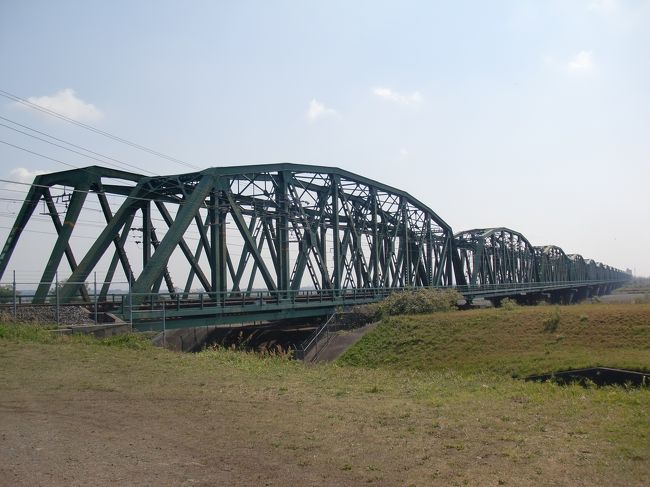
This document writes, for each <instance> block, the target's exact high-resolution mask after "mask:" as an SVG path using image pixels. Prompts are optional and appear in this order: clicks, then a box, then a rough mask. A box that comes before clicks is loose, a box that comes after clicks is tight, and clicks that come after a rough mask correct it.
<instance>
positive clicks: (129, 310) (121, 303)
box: [0, 280, 624, 325]
mask: <svg viewBox="0 0 650 487" xmlns="http://www.w3.org/2000/svg"><path fill="white" fill-rule="evenodd" d="M623 282H624V281H614V280H609V281H594V280H582V281H554V282H528V283H506V284H488V285H467V286H447V287H442V286H440V287H438V288H440V289H444V288H450V287H451V288H454V289H456V290H457V291H459V292H460V293H461V294H463V295H464V296H465V297H466V298H468V299H471V298H478V297H493V296H495V295H506V294H507V293H517V292H521V293H526V292H544V291H553V290H562V289H570V288H581V287H582V288H584V287H589V286H600V285H608V286H612V285H617V284H621V283H623ZM39 284H41V283H39V282H34V281H31V282H29V281H22V282H17V281H15V280H14V281H13V282H11V283H0V289H2V291H3V292H2V293H0V313H5V314H9V315H12V316H13V317H15V318H19V319H25V320H28V321H29V320H32V317H35V319H36V320H38V321H47V322H53V323H56V324H57V325H58V324H61V323H63V322H69V319H67V318H65V316H63V315H64V314H65V313H63V311H62V310H64V309H70V307H74V306H80V305H83V306H85V307H86V308H87V310H88V311H89V312H90V313H91V314H90V316H89V317H87V318H86V319H85V322H94V323H97V322H98V315H99V314H100V312H101V311H109V310H112V311H113V312H115V313H116V314H117V315H119V316H120V317H121V318H122V319H123V320H124V321H127V322H129V323H133V321H134V320H136V321H139V320H156V319H158V320H160V316H161V313H162V312H163V310H164V313H165V314H166V315H167V316H169V317H170V318H173V317H178V318H180V317H182V316H188V315H191V314H209V313H215V315H224V314H227V313H239V314H246V313H248V312H250V313H251V314H253V313H256V312H261V311H266V310H269V311H273V310H280V309H292V308H295V309H298V308H319V307H320V308H330V309H331V308H335V307H338V306H345V305H350V304H364V303H371V302H374V301H379V300H381V299H384V298H385V297H386V296H388V295H390V294H392V293H395V292H401V291H406V290H412V289H414V288H411V287H395V288H386V287H376V288H372V287H367V288H348V289H302V290H288V291H287V290H277V291H261V290H257V291H256V290H252V291H247V290H244V291H239V290H231V291H225V292H183V291H180V290H179V291H176V292H173V293H170V292H163V293H133V292H117V293H110V294H109V293H106V292H100V289H101V288H102V286H104V283H103V282H84V283H78V284H79V285H80V286H81V287H82V288H83V289H84V290H85V293H86V295H85V296H84V297H82V296H81V295H80V296H79V297H78V298H76V299H75V300H73V301H72V302H70V303H67V304H65V305H64V304H62V303H61V300H60V299H59V295H58V292H59V289H60V286H57V285H53V286H52V287H51V289H50V290H49V294H48V295H47V296H46V298H45V299H44V302H42V303H41V304H35V303H34V302H33V301H34V298H35V291H34V290H33V289H35V288H36V287H37V286H38V285H39ZM110 284H111V285H115V283H114V282H113V283H110ZM118 284H119V283H118ZM122 285H124V287H126V288H129V286H128V282H124V283H122ZM29 289H32V291H30V290H29ZM102 291H103V290H102ZM84 298H85V299H84ZM41 301H43V300H41ZM19 308H20V309H19ZM28 308H38V311H30V310H29V309H28ZM30 313H31V314H30Z"/></svg>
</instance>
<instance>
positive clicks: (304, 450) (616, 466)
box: [0, 308, 650, 486]
mask: <svg viewBox="0 0 650 487" xmlns="http://www.w3.org/2000/svg"><path fill="white" fill-rule="evenodd" d="M550 309H552V308H548V309H546V310H543V312H544V313H546V312H548V311H549V310H550ZM594 309H595V308H594ZM493 312H494V311H487V312H486V313H485V314H483V315H479V314H477V315H476V316H474V315H473V314H469V315H467V316H472V317H474V319H475V320H476V319H478V318H479V317H480V316H485V317H488V316H492V315H491V313H493ZM496 312H498V311H496ZM512 312H514V313H518V312H519V311H518V310H517V311H512ZM538 312H539V311H538ZM583 313H584V311H583ZM463 314H464V313H456V314H455V315H458V316H461V315H463ZM450 316H451V315H450ZM523 316H525V314H524V315H520V317H523ZM486 319H487V318H486ZM542 319H543V317H542V318H540V321H539V322H536V327H537V326H542V327H543V325H542V322H541V320H542ZM595 319H596V318H595V316H594V313H593V312H592V313H591V314H589V321H588V323H589V326H596V325H595V324H594V321H593V320H595ZM626 319H627V318H626ZM576 320H577V321H578V322H579V321H580V319H579V316H577V317H576ZM569 322H570V320H569V318H568V317H565V315H564V310H562V311H561V322H560V324H559V330H560V331H562V328H563V326H565V325H566V324H567V323H569ZM631 323H632V322H631ZM483 325H485V323H482V322H476V321H475V324H474V325H472V326H476V327H478V328H480V327H481V326H483ZM458 326H460V325H458ZM603 326H608V325H603ZM536 327H533V328H534V329H535V330H537V328H536ZM3 330H4V331H3ZM40 333H42V331H33V330H32V329H27V330H25V331H11V332H8V331H7V330H6V328H4V327H0V363H2V367H1V368H0V408H1V409H0V431H1V432H2V436H1V443H0V444H1V445H2V451H3V454H2V455H1V456H0V479H5V482H7V484H8V485H9V484H10V485H38V484H41V485H87V484H89V483H92V484H93V485H111V484H112V485H116V484H117V485H123V484H130V485H234V486H238V485H325V484H326V485H385V486H394V485H404V486H406V485H418V486H421V485H424V486H427V485H612V486H616V485H620V486H624V485H625V486H628V485H638V486H641V485H645V484H646V482H647V479H648V478H650V406H649V405H650V390H648V389H641V390H626V389H623V388H617V387H607V388H603V389H584V388H581V387H578V386H570V387H559V386H555V385H552V384H538V383H527V382H523V381H519V380H513V379H511V378H509V377H507V376H506V375H504V374H502V373H495V372H492V371H485V370H483V371H479V369H480V367H478V365H476V364H472V365H471V366H468V367H467V368H466V369H463V370H462V371H459V370H450V369H446V368H444V367H442V366H440V367H434V368H429V369H428V370H426V371H416V370H411V369H408V368H407V369H403V370H398V369H397V368H378V369H367V368H363V367H349V366H342V365H336V364H334V365H327V366H316V367H307V366H304V365H303V364H301V363H296V362H292V361H288V360H286V359H282V358H280V357H265V358H260V357H257V356H254V355H251V354H246V353H239V352H233V351H229V350H211V351H206V352H203V353H199V354H193V355H191V354H185V355H181V354H176V353H172V352H168V351H165V350H161V349H155V348H152V347H148V346H143V345H142V343H141V342H140V341H138V340H137V339H135V340H133V339H122V342H117V341H112V342H95V341H93V340H89V339H86V338H74V337H73V338H65V337H64V338H60V339H59V338H57V339H51V338H47V339H45V337H44V335H40ZM536 333H537V331H535V333H534V334H536ZM620 334H621V333H620V332H612V333H610V334H608V335H607V337H603V340H605V341H608V340H610V339H613V338H615V337H616V336H618V335H620ZM453 336H454V335H453V334H452V335H450V336H448V338H449V340H447V341H446V343H447V345H448V347H451V348H452V349H453V350H457V351H458V352H453V353H460V348H457V347H455V345H453V344H454V343H455V341H454V340H452V339H451V338H452V337H453ZM455 336H456V337H459V335H458V333H456V334H455ZM522 336H525V334H523V335H522ZM642 336H643V337H644V338H643V340H645V342H644V345H645V346H646V347H647V335H642ZM567 339H569V338H568V337H567ZM483 340H484V341H487V332H486V335H485V336H484V338H483ZM569 340H572V339H569ZM618 340H619V341H618V342H617V343H619V344H620V345H622V346H623V349H626V348H625V347H627V345H626V344H627V341H626V340H627V339H626V338H619V339H618ZM514 341H515V340H513V341H512V342H508V345H507V346H512V345H514V343H513V342H514ZM44 342H45V343H44ZM598 343H601V341H600V340H597V339H594V340H593V341H592V345H597V344H598ZM106 345H111V346H106ZM439 350H442V349H439ZM517 350H520V349H519V348H517ZM496 352H497V351H496V350H495V351H493V352H492V353H496ZM450 354H452V352H450ZM506 355H507V354H506V353H502V354H501V355H500V356H506ZM432 357H434V358H435V356H433V355H432ZM435 360H439V359H435ZM457 360H458V363H460V359H457ZM459 369H462V368H459Z"/></svg>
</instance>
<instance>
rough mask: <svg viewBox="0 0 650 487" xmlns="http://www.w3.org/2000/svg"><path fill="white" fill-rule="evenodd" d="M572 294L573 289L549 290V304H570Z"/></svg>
mask: <svg viewBox="0 0 650 487" xmlns="http://www.w3.org/2000/svg"><path fill="white" fill-rule="evenodd" d="M574 295H575V289H562V290H559V291H550V292H549V296H550V301H551V304H571V303H572V302H573V298H574Z"/></svg>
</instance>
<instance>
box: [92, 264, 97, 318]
mask: <svg viewBox="0 0 650 487" xmlns="http://www.w3.org/2000/svg"><path fill="white" fill-rule="evenodd" d="M94 277H95V289H94V291H93V297H94V298H95V326H97V271H95V275H94Z"/></svg>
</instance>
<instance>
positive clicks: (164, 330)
mask: <svg viewBox="0 0 650 487" xmlns="http://www.w3.org/2000/svg"><path fill="white" fill-rule="evenodd" d="M162 306H163V348H165V347H166V346H167V344H166V343H165V336H166V334H167V326H166V322H165V314H166V313H165V302H164V301H163V304H162Z"/></svg>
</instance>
